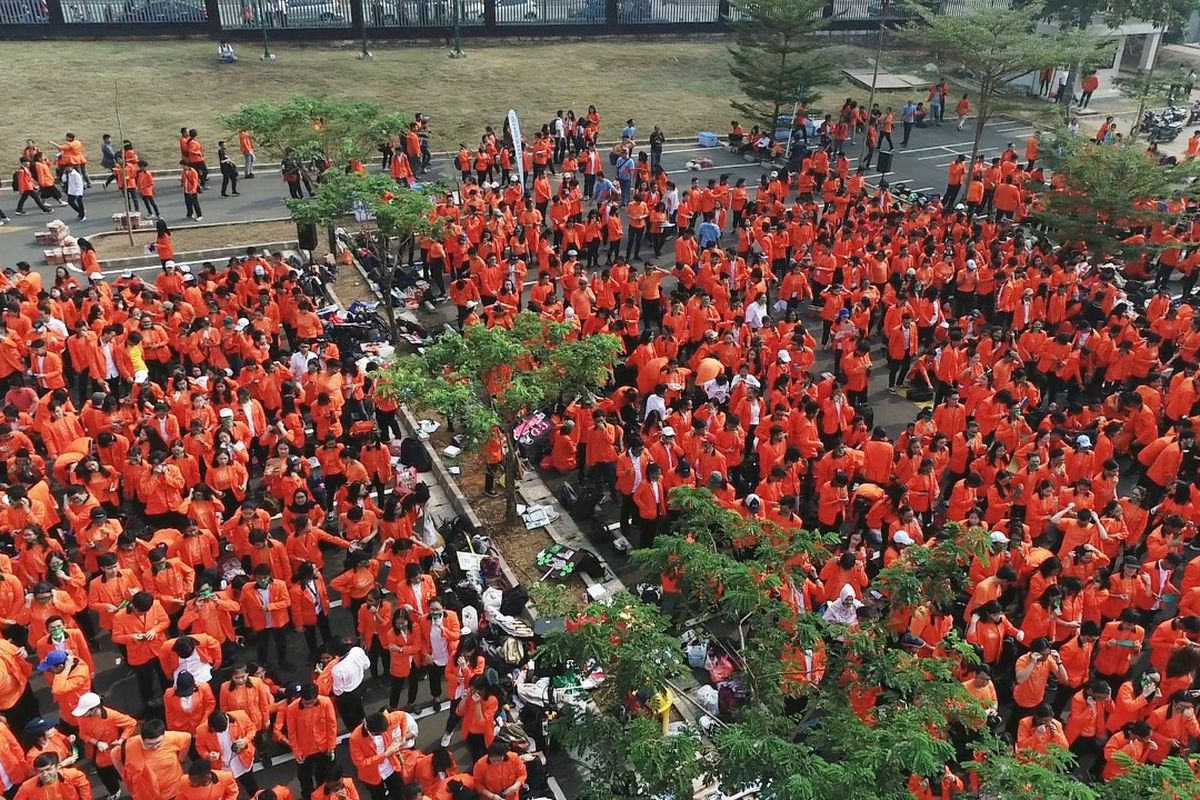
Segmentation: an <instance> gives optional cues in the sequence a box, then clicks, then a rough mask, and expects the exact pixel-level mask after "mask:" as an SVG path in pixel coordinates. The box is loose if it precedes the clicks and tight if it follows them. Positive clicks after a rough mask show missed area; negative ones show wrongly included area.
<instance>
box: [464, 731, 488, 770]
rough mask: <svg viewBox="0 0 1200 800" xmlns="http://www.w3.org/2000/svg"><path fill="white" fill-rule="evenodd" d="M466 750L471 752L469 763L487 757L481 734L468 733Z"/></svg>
mask: <svg viewBox="0 0 1200 800" xmlns="http://www.w3.org/2000/svg"><path fill="white" fill-rule="evenodd" d="M467 749H468V750H470V751H471V763H474V762H476V761H478V760H479V759H481V758H483V757H484V756H485V755H487V745H486V744H484V742H483V734H482V733H468V734H467Z"/></svg>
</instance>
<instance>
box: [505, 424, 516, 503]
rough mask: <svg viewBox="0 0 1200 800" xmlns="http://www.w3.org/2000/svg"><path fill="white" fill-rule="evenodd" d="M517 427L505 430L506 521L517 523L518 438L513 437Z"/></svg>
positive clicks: (510, 426)
mask: <svg viewBox="0 0 1200 800" xmlns="http://www.w3.org/2000/svg"><path fill="white" fill-rule="evenodd" d="M514 427H515V426H513V425H509V426H508V427H506V428H505V429H504V445H505V453H504V519H505V521H507V522H516V521H517V467H518V463H519V462H518V453H517V437H516V436H514V435H513V429H514Z"/></svg>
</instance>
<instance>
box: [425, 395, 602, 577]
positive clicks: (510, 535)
mask: <svg viewBox="0 0 1200 800" xmlns="http://www.w3.org/2000/svg"><path fill="white" fill-rule="evenodd" d="M423 416H425V417H427V418H430V419H436V420H438V421H439V422H441V423H442V427H440V428H438V430H437V431H436V432H435V433H434V434H433V435H432V436H430V437H429V443H430V445H431V446H432V447H433V448H434V449H435V450H437V451H438V452H441V450H442V449H443V448H445V447H446V446H447V445H448V444H450V440H451V434H450V433H449V432H448V431H447V430H446V426H445V420H444V419H443V418H442V417H440V416H437V415H433V414H426V415H423ZM448 463H452V464H456V465H458V466H459V467H461V468H462V474H461V475H459V476H458V477H457V478H456V480H457V481H458V485H459V487H460V488H461V489H462V490H463V494H465V495H466V496H467V500H468V501H469V502H470V503H471V508H473V509H474V510H475V514H476V515H477V516H478V517H479V521H480V522H481V523H483V524H484V525H485V526H486V527H487V528H488V529H489V530H490V532H491V536H492V540H493V541H495V542H496V546H497V547H499V548H500V552H501V553H503V554H504V560H505V561H507V562H508V566H509V567H511V568H512V571H513V573H514V574H515V575H516V576H517V578H518V579H519V580H520V581H521V583H522V584H523V585H525V586H527V587H528V586H534V585H537V584H539V583H541V581H542V574H543V573H542V572H541V571H540V570H538V568H537V555H538V553H540V552H541V551H542V550H545V549H546V548H547V547H550V546H551V545H553V544H554V539H553V538H552V537H551V536H550V534H549V532H548V531H547V530H546V529H545V528H535V529H533V530H526V529H525V525H524V524H523V523H521V522H519V521H518V522H516V523H509V522H506V521H505V519H504V497H503V496H500V497H488V496H487V495H485V494H484V493H483V482H484V477H485V474H486V469H485V467H484V464H483V461H482V459H481V458H480V456H479V455H478V454H475V453H463V454H462V455H461V456H459V457H458V458H457V459H454V460H453V461H451V462H448ZM563 584H564V585H565V586H566V587H567V588H568V589H570V590H571V591H572V592H573V593H575V594H577V595H582V593H583V590H584V589H585V588H586V587H585V586H584V583H583V579H582V578H581V577H580V576H579V575H578V574H576V575H572V576H571V577H570V578H568V579H567V580H566V581H564V582H563Z"/></svg>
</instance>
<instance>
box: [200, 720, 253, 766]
mask: <svg viewBox="0 0 1200 800" xmlns="http://www.w3.org/2000/svg"><path fill="white" fill-rule="evenodd" d="M225 714H226V716H228V717H229V728H228V732H229V736H230V739H231V740H232V741H234V742H238V741H241V742H242V744H243V747H242V749H241V750H240V751H239V752H237V753H234V754H233V756H232V757H233V758H236V759H239V760H240V761H241V762H242V764H243V765H245V766H246V767H249V766H250V765H251V764H253V763H254V735H255V734H256V733H257V732H258V728H257V727H256V726H255V724H254V722H253V721H251V719H250V716H249V715H248V714H246V712H245V711H227V712H225ZM196 752H197V753H199V754H200V757H201V758H207V759H208V761H209V763H210V764H212V767H213V769H224V768H226V767H228V766H229V765H228V764H225V763H223V761H222V759H223V755H222V751H221V735H220V734H218V733H213V732H212V731H211V730H209V727H208V719H207V717H206V718H205V720H204V722H202V723H200V725H199V727H197V728H196ZM213 755H216V756H217V757H216V758H213Z"/></svg>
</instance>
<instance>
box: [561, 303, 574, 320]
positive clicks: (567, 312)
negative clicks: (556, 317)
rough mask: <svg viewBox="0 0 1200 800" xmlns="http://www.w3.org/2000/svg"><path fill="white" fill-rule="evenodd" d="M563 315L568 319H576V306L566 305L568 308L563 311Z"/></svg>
mask: <svg viewBox="0 0 1200 800" xmlns="http://www.w3.org/2000/svg"><path fill="white" fill-rule="evenodd" d="M563 316H565V317H566V318H567V319H575V309H574V307H573V306H567V307H566V310H564V311H563Z"/></svg>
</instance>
